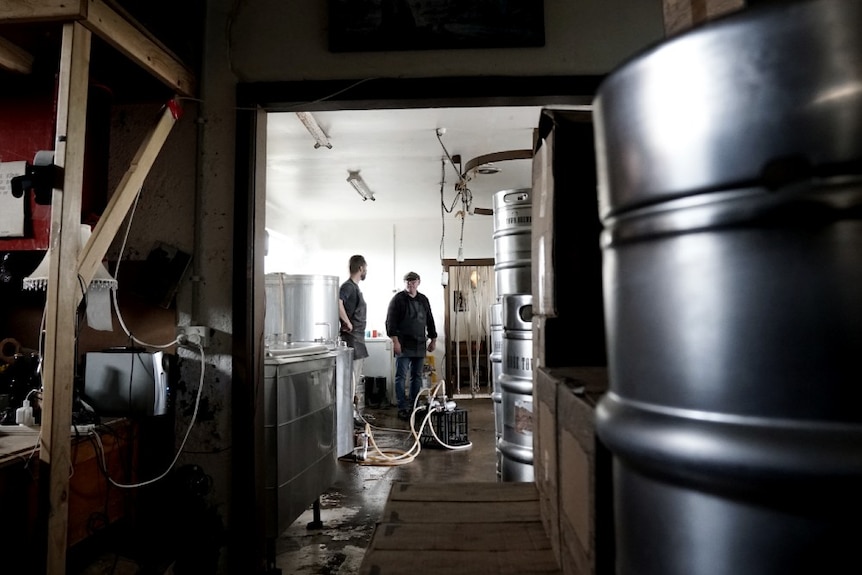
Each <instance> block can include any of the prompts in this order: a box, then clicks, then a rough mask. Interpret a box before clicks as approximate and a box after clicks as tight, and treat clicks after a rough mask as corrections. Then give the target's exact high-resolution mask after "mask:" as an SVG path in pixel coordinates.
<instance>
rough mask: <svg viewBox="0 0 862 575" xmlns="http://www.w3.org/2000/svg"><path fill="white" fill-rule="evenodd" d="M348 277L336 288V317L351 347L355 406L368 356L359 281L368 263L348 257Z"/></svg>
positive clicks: (362, 298)
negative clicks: (358, 386) (357, 389)
mask: <svg viewBox="0 0 862 575" xmlns="http://www.w3.org/2000/svg"><path fill="white" fill-rule="evenodd" d="M349 265H350V277H349V278H347V280H345V282H344V283H343V284H341V287H340V288H339V290H338V318H339V319H340V320H341V321H340V323H341V331H340V333H341V339H342V340H343V341H344V342H345V343H347V346H348V347H352V348H353V405H354V407H355V408H357V409H359V408H361V406H357V405H356V403H357V401H358V400H357V396H356V384H357V383H359V378H360V377H361V376H362V366H363V364H364V363H365V358H366V357H368V348H367V347H366V346H365V321H366V314H367V306H366V305H365V298H364V297H362V291H361V290H360V289H359V282H361V281H362V280H364V279H365V274H366V273H367V271H368V264H366V263H365V258H364V257H362V256H360V255H355V256H352V257H351V258H350V264H349Z"/></svg>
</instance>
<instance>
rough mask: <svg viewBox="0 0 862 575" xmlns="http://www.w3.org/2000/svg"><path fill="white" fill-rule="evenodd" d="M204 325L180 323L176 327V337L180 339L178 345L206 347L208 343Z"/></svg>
mask: <svg viewBox="0 0 862 575" xmlns="http://www.w3.org/2000/svg"><path fill="white" fill-rule="evenodd" d="M207 331H209V330H208V329H207V328H206V327H205V326H202V325H182V326H178V327H177V338H179V340H180V345H185V346H187V347H192V348H197V346H201V347H206V346H207V344H208V343H209V341H208V339H209V338H208V337H207Z"/></svg>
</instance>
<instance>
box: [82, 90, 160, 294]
mask: <svg viewBox="0 0 862 575" xmlns="http://www.w3.org/2000/svg"><path fill="white" fill-rule="evenodd" d="M176 120H177V115H176V110H175V108H174V107H173V106H165V109H164V110H163V111H162V114H161V116H160V117H159V120H158V122H157V123H156V125H155V127H154V128H153V129H152V130H151V131H150V133H149V134H147V136H146V137H145V138H144V140H143V142H142V143H141V145H140V147H138V151H137V152H136V153H135V157H134V158H132V162H131V165H130V166H129V169H128V170H126V173H125V174H124V175H123V179H122V180H120V183H119V184H118V185H117V189H116V190H115V191H114V193H113V195H111V199H110V201H109V202H108V205H107V207H106V208H105V211H104V212H103V213H102V217H101V218H99V222H98V223H97V224H96V227H95V229H94V230H93V235H92V236H90V239H89V241H88V242H87V245H86V246H84V247H83V249H82V250H81V255H80V257H79V259H78V273H79V274H80V275H81V278H82V280H83V282H84V285H90V281H91V280H92V279H93V275H94V274H95V273H96V269H97V268H98V266H99V263H100V262H101V261H102V259H103V258H104V257H105V254H106V253H107V252H108V248H109V247H110V246H111V242H112V241H113V239H114V237H115V236H116V234H117V232H118V231H119V229H120V226H121V225H122V224H123V220H124V219H125V218H126V214H128V213H129V209H130V208H131V207H132V204H133V203H134V201H135V197H136V196H137V194H138V191H139V190H140V189H141V186H142V185H143V184H144V180H145V179H146V177H147V174H149V173H150V169H151V168H152V167H153V163H154V162H155V161H156V157H157V156H158V155H159V151H161V149H162V146H163V145H164V144H165V140H167V138H168V134H170V133H171V128H173V127H174V124H175V123H176Z"/></svg>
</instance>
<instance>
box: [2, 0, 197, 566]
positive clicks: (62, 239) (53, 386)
mask: <svg viewBox="0 0 862 575" xmlns="http://www.w3.org/2000/svg"><path fill="white" fill-rule="evenodd" d="M0 14H2V17H0V23H2V24H14V23H27V22H40V21H56V22H59V23H62V27H63V36H62V44H61V48H60V50H61V54H60V69H59V76H58V88H57V126H56V140H55V148H54V163H55V164H56V165H57V166H58V167H61V168H63V170H64V171H63V174H64V176H63V184H62V186H63V187H62V189H55V190H54V192H53V196H52V209H51V247H50V250H51V260H50V262H51V270H50V274H49V280H48V293H47V299H46V304H45V306H46V310H45V314H46V335H45V350H44V358H43V359H44V367H43V387H44V392H43V398H42V402H43V403H42V434H41V445H40V449H39V457H40V462H39V464H40V470H39V476H40V478H41V479H40V481H44V480H45V479H46V478H47V482H48V483H47V487H42V488H41V489H40V493H42V494H47V496H44V495H43V496H42V497H41V498H40V504H41V505H40V507H42V509H40V512H39V517H40V520H41V521H42V522H43V525H42V527H43V529H44V530H43V531H40V537H41V536H44V550H45V572H46V573H63V572H65V568H66V548H67V538H68V528H69V516H68V513H69V510H68V500H69V468H70V467H69V466H70V463H71V441H70V435H69V433H70V432H69V430H70V427H71V415H72V414H71V406H72V384H73V381H72V380H73V373H74V364H75V361H76V358H75V320H76V314H77V306H78V303H79V302H80V300H81V297H82V294H81V289H80V284H79V276H80V277H81V279H82V280H83V284H84V285H89V282H90V281H91V280H92V277H93V274H94V272H95V270H96V267H97V266H98V263H99V262H101V260H102V258H104V256H105V253H106V252H107V249H108V247H109V246H110V243H111V241H112V239H113V237H114V235H115V234H116V232H117V230H118V228H119V226H120V225H121V224H122V221H123V219H124V218H125V216H126V214H127V213H128V210H129V208H130V207H131V205H132V202H133V200H134V197H135V195H136V194H137V191H138V189H139V188H140V186H141V184H142V182H143V180H144V179H145V178H146V175H147V173H148V172H149V170H150V168H151V167H152V164H153V162H154V161H155V158H156V156H157V154H158V152H159V150H160V149H161V147H162V145H163V144H164V142H165V140H166V138H167V136H168V134H169V132H170V129H171V127H173V124H174V121H175V120H176V119H177V114H176V110H175V109H173V108H172V107H170V106H167V107H166V110H165V112H164V114H163V115H162V117H161V119H160V120H159V122H158V124H157V126H156V127H155V128H154V129H153V131H152V132H151V133H150V134H149V135H148V136H147V137H146V138H145V140H144V142H143V144H142V145H141V147H140V148H139V150H138V153H137V154H135V157H134V160H133V163H132V165H131V167H130V168H129V170H128V171H127V173H126V175H125V176H124V178H123V180H122V182H121V183H120V186H119V188H118V190H117V191H116V192H115V193H114V195H113V196H112V198H111V202H110V204H109V205H108V208H107V209H106V211H105V214H104V215H103V217H102V219H101V220H100V221H99V224H98V225H97V226H96V230H95V232H94V234H93V235H92V236H91V238H90V240H89V242H88V243H87V245H86V246H84V247H83V249H80V253H79V246H78V243H79V242H78V229H79V226H80V219H81V196H82V188H83V172H84V149H85V133H86V122H87V89H88V81H89V63H90V48H91V39H92V35H93V34H96V35H97V36H98V37H100V38H101V39H103V40H104V41H105V42H107V43H108V44H109V45H110V46H112V47H114V48H115V49H117V50H118V51H120V52H121V53H122V54H124V55H126V56H127V57H128V58H129V59H130V60H132V61H133V62H136V63H137V64H138V65H139V66H141V67H142V68H143V69H144V70H145V71H147V72H148V73H149V74H150V75H152V76H154V77H155V78H157V79H159V80H160V81H161V82H163V83H164V84H166V85H167V86H169V87H170V88H172V89H173V90H174V91H175V92H176V93H177V94H180V95H184V96H191V95H193V93H194V91H195V89H196V82H195V78H194V76H193V75H192V73H191V72H190V71H189V70H188V69H187V68H186V67H185V66H184V65H183V64H182V63H181V62H180V61H179V60H177V59H176V58H175V57H174V56H173V55H172V54H170V53H169V52H168V51H167V50H166V49H165V48H163V47H162V46H161V45H160V44H159V43H158V42H156V41H155V40H154V39H153V38H152V37H150V35H149V34H148V33H147V32H146V31H145V30H144V29H143V28H142V27H140V26H139V25H138V24H137V23H135V22H134V21H133V20H131V19H130V18H128V17H127V16H126V15H124V14H121V13H120V12H118V11H116V10H115V9H113V8H112V7H111V6H109V5H108V4H107V3H105V2H104V1H103V0H78V1H77V2H75V1H72V2H68V1H67V0H0ZM28 58H29V54H27V53H26V51H23V50H21V49H20V48H18V47H17V46H15V45H14V44H11V43H10V42H8V41H5V40H3V41H2V42H0V66H2V67H3V68H5V69H7V70H12V71H15V72H21V73H28V72H29V71H30V67H31V66H30V65H28ZM30 64H32V61H30Z"/></svg>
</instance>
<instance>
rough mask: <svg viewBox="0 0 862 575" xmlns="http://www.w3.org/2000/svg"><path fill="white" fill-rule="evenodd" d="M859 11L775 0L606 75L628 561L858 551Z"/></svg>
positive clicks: (609, 291)
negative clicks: (774, 2) (775, 0)
mask: <svg viewBox="0 0 862 575" xmlns="http://www.w3.org/2000/svg"><path fill="white" fill-rule="evenodd" d="M860 28H862V2H859V1H844V0H834V1H833V0H821V1H817V2H785V3H781V4H774V5H772V4H767V5H763V6H762V7H759V8H751V9H746V10H743V11H741V12H738V13H737V14H735V15H733V16H730V17H726V18H722V19H720V20H716V21H715V22H713V23H711V24H707V25H704V26H701V27H699V28H697V29H695V30H692V31H690V32H688V33H685V34H682V35H680V36H677V37H675V38H673V39H671V40H669V41H666V42H665V43H664V44H661V45H659V46H657V47H655V48H653V49H651V50H650V51H649V52H646V53H644V54H642V55H640V56H639V57H638V58H636V59H633V60H631V61H629V62H628V63H627V64H626V65H625V66H624V67H622V68H620V69H619V70H617V71H615V72H613V73H612V74H611V75H610V76H608V78H607V79H606V80H605V82H603V84H602V85H601V87H600V88H599V91H598V95H597V98H596V100H595V102H594V104H595V106H594V109H595V121H596V151H597V163H598V168H599V171H600V173H599V198H600V210H601V217H602V220H603V223H604V227H605V231H604V232H603V237H602V246H603V258H604V261H603V265H604V274H603V283H604V293H605V306H606V321H607V334H608V359H609V365H608V369H609V377H610V391H609V393H607V394H606V395H605V396H604V397H603V398H602V399H601V401H600V402H599V405H598V408H597V412H596V418H597V419H596V425H597V432H598V435H599V437H600V438H601V440H602V442H603V443H604V444H605V445H607V446H608V448H609V449H610V450H611V452H612V454H613V458H614V490H615V496H614V497H615V500H614V507H615V517H616V524H615V526H614V527H615V532H616V538H617V541H616V549H617V556H616V563H617V573H619V574H620V575H631V574H637V575H690V574H692V573H697V574H698V575H749V574H750V575H761V574H764V573H847V572H850V571H853V570H854V569H853V568H852V567H849V566H851V565H858V557H857V555H858V553H857V547H858V542H859V540H860V538H862V524H860V522H859V517H860V512H862V498H860V490H859V485H860V484H862V408H860V406H862V385H860V383H862V362H860V361H859V353H860V351H862V297H860V294H862V249H860V248H862V123H860V122H859V121H858V119H859V118H860V117H862V90H859V89H858V86H862V58H860V54H862V35H860V34H859V33H858V31H859V29H860ZM836 39H840V41H836ZM849 87H855V88H853V89H849ZM561 488H562V487H561ZM848 570H849V571H848Z"/></svg>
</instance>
